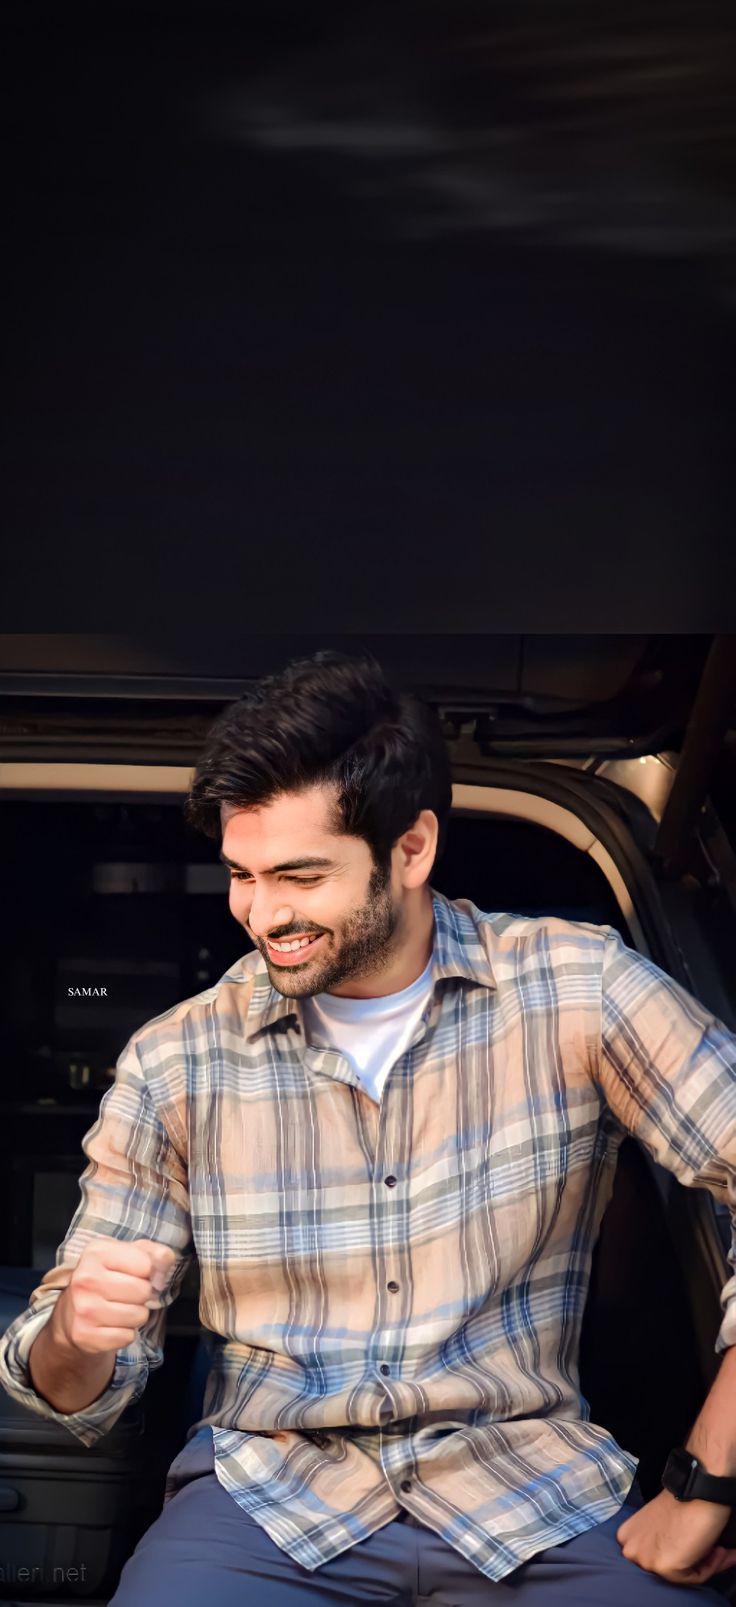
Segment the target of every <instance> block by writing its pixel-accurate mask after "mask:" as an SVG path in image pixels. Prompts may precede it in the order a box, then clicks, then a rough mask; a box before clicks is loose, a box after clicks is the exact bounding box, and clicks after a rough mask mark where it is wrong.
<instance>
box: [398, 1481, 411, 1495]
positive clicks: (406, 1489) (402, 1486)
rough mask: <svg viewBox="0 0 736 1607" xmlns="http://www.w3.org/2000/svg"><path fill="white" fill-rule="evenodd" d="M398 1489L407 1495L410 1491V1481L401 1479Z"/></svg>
mask: <svg viewBox="0 0 736 1607" xmlns="http://www.w3.org/2000/svg"><path fill="white" fill-rule="evenodd" d="M399 1489H400V1490H403V1491H404V1493H405V1494H408V1492H409V1490H410V1489H411V1479H402V1481H401V1483H400V1485H399Z"/></svg>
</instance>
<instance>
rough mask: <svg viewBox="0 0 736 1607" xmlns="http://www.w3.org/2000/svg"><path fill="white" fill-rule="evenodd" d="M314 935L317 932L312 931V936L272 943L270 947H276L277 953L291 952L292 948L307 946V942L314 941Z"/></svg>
mask: <svg viewBox="0 0 736 1607" xmlns="http://www.w3.org/2000/svg"><path fill="white" fill-rule="evenodd" d="M316 936H318V934H317V933H314V934H313V935H312V937H302V938H299V939H298V941H295V942H294V943H272V944H271V948H272V949H277V950H278V953H279V954H291V953H292V952H293V950H294V949H305V948H307V946H308V944H310V943H314V940H315V937H316Z"/></svg>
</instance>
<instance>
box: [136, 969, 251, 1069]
mask: <svg viewBox="0 0 736 1607" xmlns="http://www.w3.org/2000/svg"><path fill="white" fill-rule="evenodd" d="M262 971H263V961H262V959H261V956H260V954H259V953H258V952H257V950H253V952H252V953H249V954H245V955H243V956H242V957H241V958H240V959H237V960H235V961H234V962H233V964H232V965H230V966H229V967H228V969H227V971H225V972H224V973H223V975H222V976H221V977H219V978H218V980H217V981H216V982H211V983H210V984H209V986H208V987H206V988H202V989H200V991H199V992H198V993H193V994H190V995H189V997H188V998H186V999H180V1000H178V1002H177V1003H176V1004H173V1005H170V1006H169V1008H168V1009H166V1010H162V1011H161V1012H160V1013H159V1014H158V1015H156V1016H152V1017H151V1018H150V1020H148V1021H144V1022H143V1023H142V1024H141V1026H140V1027H138V1028H137V1029H136V1030H135V1032H134V1033H133V1034H132V1036H131V1038H130V1039H129V1041H128V1044H127V1046H126V1051H127V1052H128V1053H130V1052H131V1051H132V1052H133V1053H135V1054H137V1056H138V1058H139V1059H140V1061H141V1062H142V1063H143V1064H145V1065H147V1066H148V1067H154V1068H155V1066H156V1064H157V1063H162V1062H163V1061H165V1060H166V1058H167V1057H168V1056H169V1055H171V1054H172V1053H175V1052H176V1051H177V1049H187V1050H189V1051H192V1050H195V1051H196V1049H197V1048H198V1047H199V1046H202V1047H203V1048H205V1049H206V1048H207V1047H208V1046H209V1048H210V1050H211V1049H212V1032H213V1028H214V1030H215V1032H216V1033H218V1034H219V1032H220V1031H223V1032H227V1031H231V1032H232V1033H233V1034H234V1035H235V1036H237V1037H240V1036H241V1035H242V1033H243V1030H244V1027H245V1022H246V1018H247V1015H248V1010H249V1007H250V1002H251V999H252V996H253V990H254V987H255V985H256V980H257V977H258V973H259V972H262Z"/></svg>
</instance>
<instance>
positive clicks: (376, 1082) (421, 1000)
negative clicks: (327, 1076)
mask: <svg viewBox="0 0 736 1607" xmlns="http://www.w3.org/2000/svg"><path fill="white" fill-rule="evenodd" d="M431 993H432V959H431V956H430V959H429V960H428V961H427V965H426V967H425V969H424V970H423V971H422V974H421V976H419V977H417V979H416V982H412V983H411V984H410V986H409V987H408V988H402V989H401V990H400V992H399V993H386V994H384V996H383V998H380V999H344V998H343V997H342V996H341V995H340V994H334V993H315V994H313V996H312V997H311V998H304V999H302V1001H301V1003H302V1009H303V1011H304V1020H305V1026H306V1032H307V1041H308V1042H309V1043H313V1044H314V1045H315V1046H316V1048H318V1049H338V1050H339V1051H340V1053H341V1054H343V1055H346V1056H347V1058H348V1060H349V1061H350V1064H351V1065H352V1066H353V1068H354V1070H355V1072H356V1073H357V1075H358V1076H359V1078H360V1081H361V1086H362V1087H363V1088H364V1089H365V1092H366V1093H367V1094H368V1095H369V1096H370V1098H371V1099H374V1100H375V1101H376V1104H379V1103H380V1099H381V1094H382V1092H383V1085H384V1083H385V1081H386V1078H387V1076H388V1074H389V1072H390V1070H391V1067H392V1066H393V1064H394V1062H395V1061H396V1060H398V1058H399V1055H402V1054H403V1053H404V1050H405V1049H408V1047H409V1044H410V1042H411V1040H412V1038H413V1036H414V1033H415V1032H416V1029H417V1027H418V1025H419V1022H420V1020H421V1018H422V1015H423V1013H424V1011H425V1009H426V1006H427V1003H428V1001H429V998H430V996H431Z"/></svg>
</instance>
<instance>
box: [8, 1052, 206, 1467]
mask: <svg viewBox="0 0 736 1607" xmlns="http://www.w3.org/2000/svg"><path fill="white" fill-rule="evenodd" d="M82 1150H83V1152H84V1154H85V1155H86V1157H87V1160H88V1162H89V1164H88V1166H87V1168H86V1170H85V1171H84V1172H83V1174H82V1176H81V1178H80V1184H79V1186H80V1194H81V1199H80V1203H79V1205H78V1207H77V1210H76V1212H75V1214H74V1217H73V1218H72V1221H71V1224H70V1226H69V1229H68V1231H67V1233H66V1236H65V1238H64V1240H63V1242H62V1243H61V1245H60V1246H59V1249H58V1250H57V1252H56V1264H55V1266H54V1267H52V1268H51V1269H50V1271H48V1272H46V1273H45V1274H44V1276H43V1277H42V1279H41V1282H40V1283H39V1285H38V1287H37V1288H36V1289H34V1291H33V1293H32V1295H31V1298H30V1302H29V1305H28V1307H27V1309H26V1310H25V1311H24V1312H22V1313H21V1314H20V1315H19V1316H18V1317H16V1318H15V1319H14V1321H13V1322H12V1323H11V1324H10V1327H9V1328H7V1329H6V1331H5V1333H4V1334H3V1335H2V1337H0V1383H1V1384H2V1385H3V1387H4V1388H5V1389H6V1390H7V1392H8V1394H9V1395H11V1396H12V1397H13V1399H14V1400H16V1401H18V1402H19V1404H20V1405H22V1406H26V1407H28V1408H30V1410H31V1411H34V1412H36V1413H38V1414H39V1416H41V1417H46V1418H49V1419H50V1420H52V1421H53V1422H55V1423H59V1424H63V1425H64V1426H65V1427H66V1428H68V1429H69V1430H70V1431H71V1433H72V1434H74V1435H75V1436H76V1438H77V1439H79V1440H81V1441H82V1443H83V1444H84V1445H94V1444H95V1443H96V1441H97V1440H99V1439H100V1438H101V1437H102V1436H103V1435H104V1434H107V1433H108V1431H109V1430H110V1429H111V1428H112V1427H113V1425H114V1424H115V1423H116V1422H117V1420H118V1418H119V1417H120V1416H121V1413H122V1412H123V1411H124V1410H125V1408H126V1407H127V1406H130V1405H131V1404H132V1403H133V1402H134V1401H137V1400H138V1398H139V1396H140V1395H141V1394H142V1393H143V1390H144V1389H145V1386H146V1383H147V1380H148V1375H149V1373H150V1372H151V1371H152V1370H153V1369H154V1368H156V1367H160V1365H161V1363H162V1361H163V1338H164V1331H165V1324H166V1312H167V1309H168V1307H169V1306H170V1305H171V1303H172V1301H173V1300H174V1299H175V1298H176V1296H177V1294H178V1293H179V1290H180V1288H181V1284H182V1282H183V1279H184V1276H185V1274H186V1271H187V1268H188V1266H189V1263H190V1262H191V1260H192V1247H191V1219H190V1213H189V1193H188V1181H187V1167H186V1161H185V1158H184V1157H183V1156H182V1155H180V1154H179V1153H178V1152H177V1149H176V1147H175V1145H174V1143H173V1142H172V1139H171V1137H170V1135H169V1133H168V1132H167V1129H166V1127H165V1125H164V1123H163V1121H162V1120H161V1117H160V1115H159V1114H158V1113H157V1111H156V1109H155V1107H154V1104H153V1100H152V1098H151V1091H150V1088H149V1086H148V1083H147V1081H146V1079H145V1076H144V1074H143V1070H142V1067H141V1061H140V1055H139V1048H138V1044H137V1040H136V1037H135V1036H134V1037H133V1038H131V1039H129V1041H128V1043H127V1044H126V1046H125V1048H124V1049H123V1051H122V1053H121V1054H120V1056H119V1058H118V1061H117V1065H116V1072H115V1081H114V1083H113V1085H112V1087H111V1088H109V1089H108V1090H107V1092H106V1093H105V1094H104V1095H103V1098H102V1100H101V1103H100V1110H99V1115H98V1117H97V1120H96V1122H95V1123H94V1125H93V1127H91V1128H90V1130H89V1132H88V1133H87V1134H86V1135H85V1137H84V1139H83V1140H82ZM98 1235H104V1236H106V1237H110V1238H118V1239H126V1240H132V1239H152V1240H155V1241H156V1242H157V1243H158V1244H167V1245H170V1247H171V1248H172V1249H173V1250H175V1251H176V1253H177V1259H176V1262H175V1264H174V1267H173V1270H172V1274H171V1277H170V1279H169V1283H168V1286H167V1288H166V1289H165V1290H164V1291H163V1293H162V1294H161V1295H160V1296H159V1303H158V1305H157V1306H156V1307H155V1308H154V1309H152V1310H151V1315H150V1317H149V1319H148V1321H147V1322H146V1323H144V1325H143V1327H142V1328H140V1329H139V1330H138V1333H137V1335H136V1338H135V1340H134V1342H133V1343H132V1344H131V1345H127V1346H125V1347H124V1348H123V1349H121V1350H119V1351H118V1352H117V1355H116V1360H115V1369H114V1372H113V1375H112V1378H111V1380H110V1383H109V1385H108V1386H107V1388H106V1389H105V1391H104V1392H103V1394H102V1395H100V1396H99V1397H98V1398H97V1400H95V1401H93V1402H92V1403H91V1404H90V1405H89V1406H85V1407H84V1409H83V1410H82V1411H80V1412H70V1413H63V1412H57V1411H56V1410H55V1408H54V1407H53V1406H51V1405H49V1403H48V1401H45V1400H44V1399H43V1397H42V1396H40V1395H38V1394H37V1393H36V1391H35V1390H34V1388H33V1385H32V1382H31V1377H30V1372H29V1367H28V1357H29V1354H30V1350H31V1346H32V1345H33V1343H34V1341H35V1339H36V1338H37V1337H38V1334H39V1333H40V1332H41V1329H42V1328H43V1326H44V1325H45V1323H47V1322H48V1320H49V1318H50V1316H51V1313H52V1311H53V1309H54V1306H55V1305H56V1301H57V1300H58V1298H59V1295H60V1294H61V1292H62V1290H63V1289H65V1288H66V1287H67V1284H68V1283H69V1280H70V1278H71V1275H72V1272H73V1270H74V1268H75V1266H76V1264H77V1262H78V1260H79V1257H80V1255H81V1253H82V1250H83V1249H84V1247H85V1246H86V1245H87V1244H89V1243H90V1241H91V1240H92V1239H94V1238H95V1237H97V1236H98Z"/></svg>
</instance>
